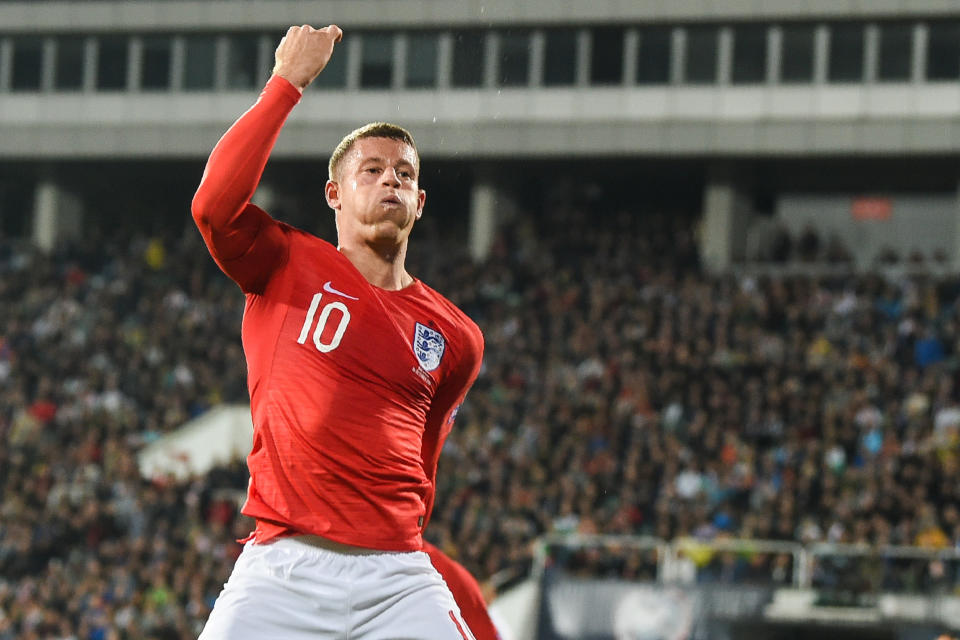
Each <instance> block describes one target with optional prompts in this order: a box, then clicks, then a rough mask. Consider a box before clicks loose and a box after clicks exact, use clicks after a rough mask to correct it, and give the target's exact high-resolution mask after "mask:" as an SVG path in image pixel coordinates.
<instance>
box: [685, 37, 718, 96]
mask: <svg viewBox="0 0 960 640" xmlns="http://www.w3.org/2000/svg"><path fill="white" fill-rule="evenodd" d="M718 36H719V31H718V30H717V27H715V26H697V27H687V57H686V64H685V65H684V66H685V68H684V75H683V77H684V81H685V82H688V83H690V84H712V83H714V82H716V81H717V43H718V41H719V38H718Z"/></svg>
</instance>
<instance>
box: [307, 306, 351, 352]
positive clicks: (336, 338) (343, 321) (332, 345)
mask: <svg viewBox="0 0 960 640" xmlns="http://www.w3.org/2000/svg"><path fill="white" fill-rule="evenodd" d="M322 297H323V294H322V293H317V294H314V296H313V300H311V301H310V309H309V310H308V311H307V317H306V319H305V320H304V321H303V328H302V329H300V337H299V338H298V339H297V342H299V343H300V344H303V343H304V342H306V341H307V335H309V333H310V326H311V325H312V324H313V316H315V315H316V313H317V307H319V306H320V298H322ZM333 309H336V310H337V311H339V312H340V314H341V315H340V324H339V325H337V330H336V331H335V332H334V334H333V338H332V339H331V340H330V342H329V343H326V344H324V343H323V342H320V336H321V335H323V330H324V328H325V327H326V326H327V319H329V318H330V311H331V310H333ZM348 324H350V311H349V310H348V309H347V305H345V304H343V303H342V302H340V301H336V302H329V303H327V304H326V306H324V307H323V311H321V312H320V318H318V319H317V328H316V329H314V331H313V344H314V345H316V347H317V350H318V351H320V352H321V353H327V352H328V351H333V350H334V349H336V348H337V347H339V346H340V340H342V339H343V332H344V331H346V330H347V325H348Z"/></svg>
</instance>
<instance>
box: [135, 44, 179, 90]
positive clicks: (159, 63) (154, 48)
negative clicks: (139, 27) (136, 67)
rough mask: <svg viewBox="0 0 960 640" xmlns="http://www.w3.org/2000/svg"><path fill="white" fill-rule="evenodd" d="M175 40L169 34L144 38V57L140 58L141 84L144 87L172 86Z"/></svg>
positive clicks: (162, 87) (159, 87) (161, 87)
mask: <svg viewBox="0 0 960 640" xmlns="http://www.w3.org/2000/svg"><path fill="white" fill-rule="evenodd" d="M172 45H173V41H172V39H171V38H170V37H169V36H151V37H148V38H144V39H143V57H142V58H141V60H140V64H141V67H140V86H141V88H143V89H161V90H162V89H169V88H170V54H171V50H172Z"/></svg>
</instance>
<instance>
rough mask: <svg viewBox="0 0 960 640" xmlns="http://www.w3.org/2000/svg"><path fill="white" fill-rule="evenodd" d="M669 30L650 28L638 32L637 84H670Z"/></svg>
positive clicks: (670, 38) (670, 36)
mask: <svg viewBox="0 0 960 640" xmlns="http://www.w3.org/2000/svg"><path fill="white" fill-rule="evenodd" d="M672 40H673V38H672V34H671V31H670V29H668V28H666V27H651V28H649V29H643V30H641V31H640V43H639V46H638V47H637V84H667V83H668V82H670V42H671V41H672Z"/></svg>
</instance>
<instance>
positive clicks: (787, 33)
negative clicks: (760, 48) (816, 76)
mask: <svg viewBox="0 0 960 640" xmlns="http://www.w3.org/2000/svg"><path fill="white" fill-rule="evenodd" d="M781 33H782V34H783V37H782V38H781V41H780V82H785V83H792V82H812V81H813V48H814V41H815V40H814V33H815V31H814V28H813V25H811V24H788V25H784V27H783V29H782V30H781Z"/></svg>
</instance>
